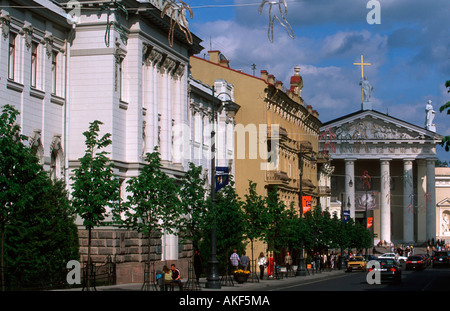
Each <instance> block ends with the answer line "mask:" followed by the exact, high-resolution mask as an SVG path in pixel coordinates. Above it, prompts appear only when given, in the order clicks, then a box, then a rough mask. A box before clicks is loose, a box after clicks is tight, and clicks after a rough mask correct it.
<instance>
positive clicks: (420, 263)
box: [405, 255, 427, 270]
mask: <svg viewBox="0 0 450 311" xmlns="http://www.w3.org/2000/svg"><path fill="white" fill-rule="evenodd" d="M405 267H406V270H410V269H411V270H412V269H415V270H424V269H425V268H426V267H427V263H426V262H425V257H423V256H421V255H413V256H409V257H408V258H407V259H406V266H405Z"/></svg>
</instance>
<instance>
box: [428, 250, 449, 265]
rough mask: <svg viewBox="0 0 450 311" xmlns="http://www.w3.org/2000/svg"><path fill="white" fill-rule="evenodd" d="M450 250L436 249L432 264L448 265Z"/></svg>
mask: <svg viewBox="0 0 450 311" xmlns="http://www.w3.org/2000/svg"><path fill="white" fill-rule="evenodd" d="M449 257H450V255H449V252H448V251H435V252H434V254H433V256H432V264H433V267H434V266H448V265H449V263H450V261H449Z"/></svg>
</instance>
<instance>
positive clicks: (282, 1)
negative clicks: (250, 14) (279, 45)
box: [258, 0, 294, 43]
mask: <svg viewBox="0 0 450 311" xmlns="http://www.w3.org/2000/svg"><path fill="white" fill-rule="evenodd" d="M266 4H269V29H268V31H267V36H268V37H269V40H270V42H272V43H273V23H274V22H275V20H277V21H278V22H279V23H280V25H281V26H283V27H284V28H285V29H286V31H287V33H288V35H289V37H291V38H294V31H293V30H292V27H291V25H290V24H289V22H288V21H287V19H286V14H287V12H288V7H287V3H286V0H279V1H270V0H263V1H262V2H261V5H260V6H259V9H258V12H259V14H262V11H263V8H264V6H265V5H266ZM274 5H278V10H279V11H280V17H281V19H280V17H278V16H277V15H276V14H275V15H274V16H273V17H272V6H274ZM281 20H283V21H284V22H283V21H281Z"/></svg>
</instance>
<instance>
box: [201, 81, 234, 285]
mask: <svg viewBox="0 0 450 311" xmlns="http://www.w3.org/2000/svg"><path fill="white" fill-rule="evenodd" d="M223 94H225V95H228V96H229V97H230V99H229V100H226V101H222V100H221V99H220V98H219V96H220V95H223ZM223 102H225V103H226V104H225V105H233V107H234V106H237V105H236V104H235V103H233V101H232V100H231V96H230V94H228V93H225V92H222V93H219V94H215V90H214V86H213V87H212V100H211V108H212V117H211V119H212V121H211V124H212V126H211V201H212V208H213V209H215V208H216V132H215V130H214V123H215V121H216V117H217V116H216V114H217V113H218V112H219V110H220V109H221V108H222V103H223ZM234 109H235V108H234ZM208 265H209V275H208V277H207V281H206V285H205V286H206V288H210V289H220V288H221V285H220V278H219V261H218V260H217V223H216V219H215V218H214V223H213V226H212V229H211V259H210V260H209V262H208Z"/></svg>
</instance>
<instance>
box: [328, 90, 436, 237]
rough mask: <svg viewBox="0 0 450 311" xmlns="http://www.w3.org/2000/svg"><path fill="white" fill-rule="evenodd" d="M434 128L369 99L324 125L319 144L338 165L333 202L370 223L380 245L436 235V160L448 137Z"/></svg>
mask: <svg viewBox="0 0 450 311" xmlns="http://www.w3.org/2000/svg"><path fill="white" fill-rule="evenodd" d="M363 99H364V98H363ZM429 104H430V103H429ZM427 109H428V108H427ZM427 113H428V112H427ZM427 120H428V121H429V122H428V123H430V125H431V121H432V120H429V118H428V119H427ZM428 123H427V125H428ZM433 126H434V125H433ZM433 129H435V128H434V127H427V126H425V127H420V126H416V125H414V124H411V123H408V122H405V121H402V120H400V119H397V118H394V117H392V116H389V115H387V114H383V113H380V112H378V111H375V110H373V109H372V108H371V105H370V102H369V99H368V98H366V100H365V101H364V102H363V104H362V108H361V110H359V111H356V112H353V113H350V114H348V115H345V116H342V117H340V118H337V119H334V120H331V121H329V122H326V123H324V124H323V126H322V128H321V135H320V142H319V143H320V150H322V151H324V152H328V153H329V155H330V159H331V166H332V167H333V168H334V171H333V173H332V174H331V191H332V193H331V195H332V198H334V200H333V201H335V202H336V201H340V202H341V208H342V207H343V209H344V210H348V211H349V213H350V217H351V218H352V219H354V220H355V221H356V222H361V223H363V224H367V227H368V229H369V230H370V231H371V233H372V234H373V243H374V244H377V243H378V242H379V241H382V242H384V241H386V242H388V243H389V242H393V243H423V242H426V241H428V240H431V239H436V236H437V235H438V228H437V227H436V224H437V223H438V219H437V218H438V217H439V215H437V212H436V188H435V161H436V159H437V158H436V145H437V143H439V142H440V141H441V139H442V137H441V136H440V135H438V134H436V133H435V131H433Z"/></svg>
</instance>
